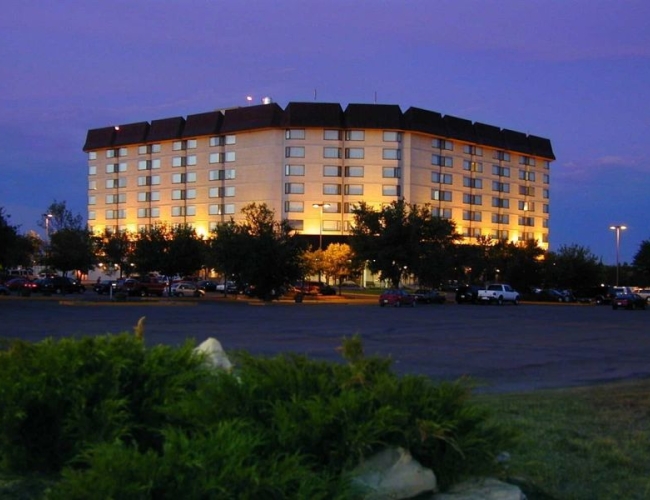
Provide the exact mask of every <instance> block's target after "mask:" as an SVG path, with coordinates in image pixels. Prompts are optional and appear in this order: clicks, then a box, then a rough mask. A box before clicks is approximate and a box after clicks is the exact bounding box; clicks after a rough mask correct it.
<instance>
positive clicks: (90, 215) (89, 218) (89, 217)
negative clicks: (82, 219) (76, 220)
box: [88, 210, 97, 220]
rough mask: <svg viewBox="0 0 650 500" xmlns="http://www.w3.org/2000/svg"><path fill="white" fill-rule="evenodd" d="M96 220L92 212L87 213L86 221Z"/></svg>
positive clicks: (95, 214) (94, 213)
mask: <svg viewBox="0 0 650 500" xmlns="http://www.w3.org/2000/svg"><path fill="white" fill-rule="evenodd" d="M96 218H97V213H96V212H95V211H94V210H91V211H90V212H88V220H95V219H96Z"/></svg>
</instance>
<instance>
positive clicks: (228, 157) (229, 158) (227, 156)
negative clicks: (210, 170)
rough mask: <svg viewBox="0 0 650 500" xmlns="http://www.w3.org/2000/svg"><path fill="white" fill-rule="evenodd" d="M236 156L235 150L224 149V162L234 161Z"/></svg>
mask: <svg viewBox="0 0 650 500" xmlns="http://www.w3.org/2000/svg"><path fill="white" fill-rule="evenodd" d="M236 158H237V155H236V153H235V151H226V153H225V160H226V163H231V162H233V161H235V160H236Z"/></svg>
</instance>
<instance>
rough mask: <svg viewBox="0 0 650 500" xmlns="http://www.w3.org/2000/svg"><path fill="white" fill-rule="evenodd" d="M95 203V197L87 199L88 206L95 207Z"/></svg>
mask: <svg viewBox="0 0 650 500" xmlns="http://www.w3.org/2000/svg"><path fill="white" fill-rule="evenodd" d="M96 203H97V197H96V196H95V195H93V196H89V197H88V205H95V204H96Z"/></svg>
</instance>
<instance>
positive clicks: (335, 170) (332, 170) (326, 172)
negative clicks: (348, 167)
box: [323, 165, 341, 177]
mask: <svg viewBox="0 0 650 500" xmlns="http://www.w3.org/2000/svg"><path fill="white" fill-rule="evenodd" d="M323 177H341V167H339V166H338V165H323Z"/></svg>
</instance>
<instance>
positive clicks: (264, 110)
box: [221, 103, 282, 134]
mask: <svg viewBox="0 0 650 500" xmlns="http://www.w3.org/2000/svg"><path fill="white" fill-rule="evenodd" d="M281 123H282V108H281V107H280V106H278V105H277V104H276V103H271V104H260V105H258V106H247V107H244V108H233V109H229V110H226V113H225V115H224V117H223V124H222V125H221V133H222V134H228V133H232V132H239V131H241V130H253V129H260V128H273V127H280V125H281Z"/></svg>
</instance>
